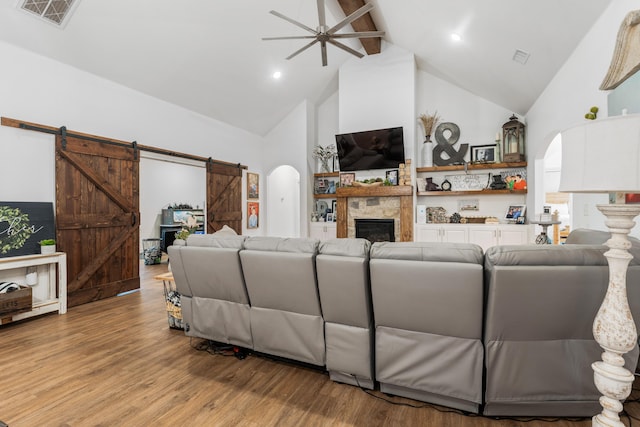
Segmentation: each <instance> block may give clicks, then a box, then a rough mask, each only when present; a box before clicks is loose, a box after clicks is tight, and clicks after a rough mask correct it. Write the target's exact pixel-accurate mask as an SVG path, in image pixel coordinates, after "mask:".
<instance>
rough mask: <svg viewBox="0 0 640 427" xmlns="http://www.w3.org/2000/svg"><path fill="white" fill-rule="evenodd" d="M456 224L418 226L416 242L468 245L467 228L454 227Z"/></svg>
mask: <svg viewBox="0 0 640 427" xmlns="http://www.w3.org/2000/svg"><path fill="white" fill-rule="evenodd" d="M452 225H454V224H426V225H422V224H420V225H416V231H415V234H416V235H415V241H417V242H448V243H466V242H467V241H468V240H469V236H468V230H467V228H466V227H453V226H452Z"/></svg>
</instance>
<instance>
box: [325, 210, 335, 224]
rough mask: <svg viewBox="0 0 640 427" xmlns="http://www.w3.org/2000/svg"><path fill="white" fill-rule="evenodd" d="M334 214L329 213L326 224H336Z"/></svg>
mask: <svg viewBox="0 0 640 427" xmlns="http://www.w3.org/2000/svg"><path fill="white" fill-rule="evenodd" d="M334 218H335V216H334V214H333V212H327V217H326V219H325V222H334Z"/></svg>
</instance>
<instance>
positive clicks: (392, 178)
mask: <svg viewBox="0 0 640 427" xmlns="http://www.w3.org/2000/svg"><path fill="white" fill-rule="evenodd" d="M387 181H389V183H390V184H391V185H398V169H392V170H389V171H387Z"/></svg>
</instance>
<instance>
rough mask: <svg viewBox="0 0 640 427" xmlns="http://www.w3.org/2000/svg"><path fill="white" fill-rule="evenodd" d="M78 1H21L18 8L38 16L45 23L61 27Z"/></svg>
mask: <svg viewBox="0 0 640 427" xmlns="http://www.w3.org/2000/svg"><path fill="white" fill-rule="evenodd" d="M79 1H80V0H22V1H21V2H20V8H21V9H23V10H26V11H27V12H31V13H33V14H36V15H38V16H39V17H41V18H42V19H44V20H45V21H47V22H50V23H53V24H56V25H59V26H62V24H63V22H64V20H65V18H67V17H68V15H70V14H71V11H72V6H73V5H74V3H78V2H79Z"/></svg>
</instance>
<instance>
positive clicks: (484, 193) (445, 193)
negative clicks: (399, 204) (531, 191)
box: [416, 188, 527, 196]
mask: <svg viewBox="0 0 640 427" xmlns="http://www.w3.org/2000/svg"><path fill="white" fill-rule="evenodd" d="M416 194H417V195H418V196H469V195H472V196H489V195H493V194H527V190H491V189H489V188H488V189H486V190H479V191H418V192H417V193H416Z"/></svg>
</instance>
